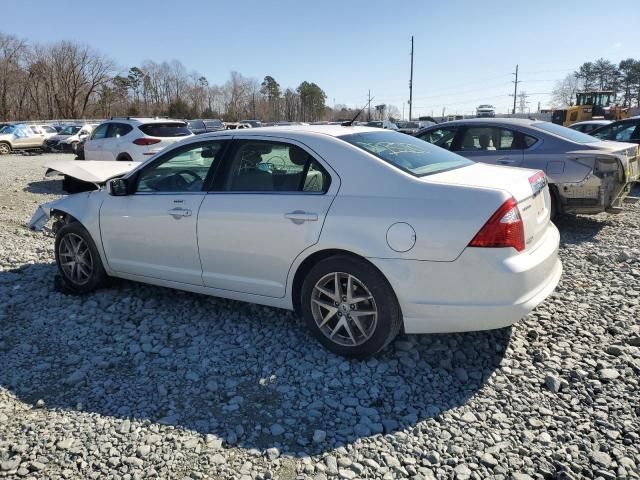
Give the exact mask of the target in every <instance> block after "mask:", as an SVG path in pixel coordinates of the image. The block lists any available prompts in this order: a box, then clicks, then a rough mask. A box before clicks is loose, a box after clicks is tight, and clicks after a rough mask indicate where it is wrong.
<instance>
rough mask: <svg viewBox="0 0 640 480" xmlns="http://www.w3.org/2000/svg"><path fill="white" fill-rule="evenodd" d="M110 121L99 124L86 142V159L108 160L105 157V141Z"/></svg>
mask: <svg viewBox="0 0 640 480" xmlns="http://www.w3.org/2000/svg"><path fill="white" fill-rule="evenodd" d="M109 125H110V124H109V123H103V124H101V125H98V127H96V129H95V130H94V131H93V132H91V136H90V137H89V138H87V140H86V141H85V142H84V158H85V159H86V160H106V159H105V158H104V150H103V143H104V141H105V137H106V136H107V131H108V130H109Z"/></svg>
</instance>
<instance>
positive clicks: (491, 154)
mask: <svg viewBox="0 0 640 480" xmlns="http://www.w3.org/2000/svg"><path fill="white" fill-rule="evenodd" d="M523 142H524V140H523V136H522V134H521V133H520V132H516V131H514V130H509V129H507V128H500V127H490V126H486V127H485V126H481V127H475V126H467V127H465V129H464V131H463V132H461V134H460V135H459V136H458V138H456V143H455V144H454V145H453V147H452V149H451V150H453V151H455V152H456V153H458V154H460V155H462V156H464V157H467V158H468V159H470V160H473V161H474V162H482V163H489V164H493V165H507V166H510V167H517V166H519V165H520V164H521V163H522V160H523V157H524V155H523V148H524V146H523Z"/></svg>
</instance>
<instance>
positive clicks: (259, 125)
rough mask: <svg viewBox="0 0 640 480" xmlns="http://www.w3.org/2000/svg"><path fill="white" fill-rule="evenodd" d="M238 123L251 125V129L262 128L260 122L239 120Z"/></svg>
mask: <svg viewBox="0 0 640 480" xmlns="http://www.w3.org/2000/svg"><path fill="white" fill-rule="evenodd" d="M240 123H248V124H249V125H251V128H258V127H261V126H262V122H261V121H260V120H240Z"/></svg>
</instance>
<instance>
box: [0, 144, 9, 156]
mask: <svg viewBox="0 0 640 480" xmlns="http://www.w3.org/2000/svg"><path fill="white" fill-rule="evenodd" d="M7 153H11V145H9V144H8V143H0V155H6V154H7Z"/></svg>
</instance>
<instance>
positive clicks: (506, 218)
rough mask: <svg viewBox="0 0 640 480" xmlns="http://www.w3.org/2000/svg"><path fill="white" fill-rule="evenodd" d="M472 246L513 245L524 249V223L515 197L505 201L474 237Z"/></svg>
mask: <svg viewBox="0 0 640 480" xmlns="http://www.w3.org/2000/svg"><path fill="white" fill-rule="evenodd" d="M469 246H470V247H513V248H515V249H516V250H517V251H519V252H521V251H522V250H524V225H523V224H522V218H521V217H520V212H519V211H518V204H517V202H516V201H515V199H514V198H513V197H511V198H509V199H508V200H507V201H505V202H504V203H503V204H502V205H501V206H500V208H498V210H496V213H494V214H493V215H492V216H491V218H490V219H489V220H488V221H487V223H485V224H484V226H483V227H482V228H481V229H480V231H479V232H478V233H477V234H476V236H475V237H473V240H471V243H469Z"/></svg>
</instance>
